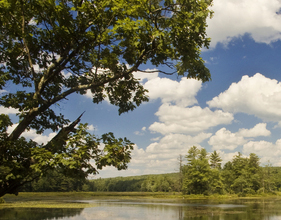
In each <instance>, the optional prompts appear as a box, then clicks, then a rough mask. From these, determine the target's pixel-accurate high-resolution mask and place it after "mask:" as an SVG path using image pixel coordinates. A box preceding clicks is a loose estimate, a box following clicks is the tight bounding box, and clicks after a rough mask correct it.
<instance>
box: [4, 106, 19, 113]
mask: <svg viewBox="0 0 281 220" xmlns="http://www.w3.org/2000/svg"><path fill="white" fill-rule="evenodd" d="M17 113H19V111H18V110H17V109H15V108H5V107H3V106H0V114H6V115H11V114H12V115H13V114H17Z"/></svg>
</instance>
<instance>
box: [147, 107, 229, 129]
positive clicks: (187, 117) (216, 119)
mask: <svg viewBox="0 0 281 220" xmlns="http://www.w3.org/2000/svg"><path fill="white" fill-rule="evenodd" d="M155 114H156V115H157V116H158V117H159V120H160V122H154V123H153V124H152V125H151V126H150V127H149V129H150V130H151V131H153V132H159V133H161V134H169V133H198V132H202V131H204V130H207V129H208V128H210V127H214V126H217V125H220V124H230V123H231V122H232V120H233V115H232V114H231V113H226V112H223V111H221V110H216V111H211V110H210V109H209V108H204V109H202V108H201V107H200V106H193V107H191V108H184V107H181V106H176V105H170V104H163V105H162V106H160V108H159V110H158V112H156V113H155Z"/></svg>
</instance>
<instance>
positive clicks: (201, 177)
mask: <svg viewBox="0 0 281 220" xmlns="http://www.w3.org/2000/svg"><path fill="white" fill-rule="evenodd" d="M186 158H187V160H188V163H187V165H186V166H185V169H184V181H183V192H184V193H187V194H203V193H208V190H209V186H210V185H209V183H210V182H209V181H210V176H211V169H210V165H209V161H208V158H207V151H206V150H205V149H204V148H202V149H201V150H199V149H198V148H197V147H195V146H193V147H192V148H190V149H189V151H188V155H187V156H186Z"/></svg>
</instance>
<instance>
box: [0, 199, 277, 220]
mask: <svg viewBox="0 0 281 220" xmlns="http://www.w3.org/2000/svg"><path fill="white" fill-rule="evenodd" d="M78 202H87V203H93V205H94V207H91V208H84V209H83V208H80V209H78V208H77V209H54V208H51V209H46V208H42V209H39V208H7V209H1V210H0V220H4V219H5V220H6V219H9V220H14V219H16V220H55V219H56V220H95V219H98V220H143V219H144V220H150V219H151V220H166V219H167V220H170V219H172V220H185V219H192V220H199V219H200V220H210V219H212V220H234V219H235V220H238V219H239V220H240V219H243V220H281V199H264V200H260V199H259V200H257V199H256V200H253V199H251V200H249V199H243V200H224V201H220V202H218V201H210V200H202V201H200V200H196V201H180V202H179V201H177V202H167V201H165V202H159V201H155V200H153V201H148V200H143V201H140V200H118V199H112V200H90V201H86V200H84V201H78Z"/></svg>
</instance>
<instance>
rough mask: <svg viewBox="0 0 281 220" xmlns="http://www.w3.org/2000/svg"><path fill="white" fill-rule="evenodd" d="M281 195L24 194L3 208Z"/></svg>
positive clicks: (8, 197) (12, 197) (9, 199)
mask: <svg viewBox="0 0 281 220" xmlns="http://www.w3.org/2000/svg"><path fill="white" fill-rule="evenodd" d="M279 197H281V194H277V195H270V194H263V195H252V196H247V197H238V196H237V195H212V196H204V195H182V194H181V193H164V192H36V193H35V192H32V193H31V192H22V193H20V194H19V195H18V196H15V195H5V196H4V200H5V203H4V204H0V209H1V208H7V207H13V208H14V207H23V208H25V207H26V208H27V207H28V208H86V207H92V206H94V203H87V202H85V203H84V202H77V201H78V200H79V201H81V200H95V199H113V198H114V199H124V200H125V199H128V200H129V199H134V200H135V199H139V200H161V201H163V202H164V201H172V200H173V201H178V202H184V201H185V202H188V201H189V200H203V199H204V200H206V199H209V200H217V201H219V200H233V199H259V198H260V199H265V198H279Z"/></svg>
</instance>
